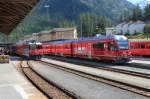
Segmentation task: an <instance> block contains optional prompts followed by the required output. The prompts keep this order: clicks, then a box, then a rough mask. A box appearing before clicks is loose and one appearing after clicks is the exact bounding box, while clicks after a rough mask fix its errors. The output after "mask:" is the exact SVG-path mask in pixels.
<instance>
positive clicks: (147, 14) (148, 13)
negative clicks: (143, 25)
mask: <svg viewBox="0 0 150 99" xmlns="http://www.w3.org/2000/svg"><path fill="white" fill-rule="evenodd" d="M144 19H145V21H150V4H149V5H147V6H146V7H145V9H144Z"/></svg>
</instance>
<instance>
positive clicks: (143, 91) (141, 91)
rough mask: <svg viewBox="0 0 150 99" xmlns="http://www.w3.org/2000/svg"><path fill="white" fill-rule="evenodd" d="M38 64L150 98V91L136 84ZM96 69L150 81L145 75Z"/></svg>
mask: <svg viewBox="0 0 150 99" xmlns="http://www.w3.org/2000/svg"><path fill="white" fill-rule="evenodd" d="M38 62H39V63H41V64H45V65H47V66H52V67H55V68H57V69H61V70H63V71H67V72H70V73H73V74H76V75H78V76H82V77H85V78H88V79H92V80H95V81H98V82H102V83H106V84H109V85H112V86H115V87H118V88H121V89H124V90H128V91H131V92H134V93H137V94H140V95H143V96H147V97H150V89H149V88H148V89H147V88H146V87H141V86H137V85H136V84H135V85H134V84H129V83H126V82H121V81H117V80H113V79H108V78H105V77H100V76H97V75H95V74H91V73H88V72H85V71H86V70H85V71H82V70H75V69H72V68H69V67H65V66H62V65H57V64H54V63H49V62H46V61H38ZM95 69H100V70H105V71H110V72H115V73H120V74H125V75H131V76H136V77H140V78H145V79H149V77H148V76H147V75H143V74H136V73H131V72H123V71H122V72H120V71H118V70H114V69H110V68H109V69H107V68H95Z"/></svg>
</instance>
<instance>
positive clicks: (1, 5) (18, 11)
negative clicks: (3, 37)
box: [0, 0, 39, 35]
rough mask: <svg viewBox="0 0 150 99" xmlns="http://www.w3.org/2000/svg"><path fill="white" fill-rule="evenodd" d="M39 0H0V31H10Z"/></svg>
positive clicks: (6, 32) (7, 32)
mask: <svg viewBox="0 0 150 99" xmlns="http://www.w3.org/2000/svg"><path fill="white" fill-rule="evenodd" d="M38 1H39V0H0V32H2V33H4V34H7V35H8V34H10V32H11V31H12V30H13V29H14V28H15V27H16V26H17V25H18V24H19V23H20V22H21V21H22V20H23V19H24V18H25V16H26V15H27V14H28V13H29V12H30V10H31V9H32V8H33V7H34V6H35V5H36V4H37V2H38Z"/></svg>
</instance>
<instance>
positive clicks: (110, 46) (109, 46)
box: [108, 42, 116, 51]
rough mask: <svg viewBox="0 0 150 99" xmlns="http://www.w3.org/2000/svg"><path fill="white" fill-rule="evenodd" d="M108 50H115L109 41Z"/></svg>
mask: <svg viewBox="0 0 150 99" xmlns="http://www.w3.org/2000/svg"><path fill="white" fill-rule="evenodd" d="M108 50H109V51H114V50H116V48H115V45H114V43H111V42H110V43H108Z"/></svg>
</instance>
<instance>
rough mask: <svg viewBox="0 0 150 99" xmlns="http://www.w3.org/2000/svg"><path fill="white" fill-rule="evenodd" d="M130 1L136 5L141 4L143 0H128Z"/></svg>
mask: <svg viewBox="0 0 150 99" xmlns="http://www.w3.org/2000/svg"><path fill="white" fill-rule="evenodd" d="M128 1H130V2H132V3H134V4H136V3H139V2H140V1H142V0H128ZM148 1H150V0H148Z"/></svg>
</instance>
